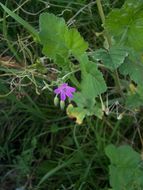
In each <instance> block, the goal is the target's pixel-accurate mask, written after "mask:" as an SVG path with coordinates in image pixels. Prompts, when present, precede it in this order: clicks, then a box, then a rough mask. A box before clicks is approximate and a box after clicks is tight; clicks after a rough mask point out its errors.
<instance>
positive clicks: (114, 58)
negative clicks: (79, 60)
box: [92, 47, 128, 71]
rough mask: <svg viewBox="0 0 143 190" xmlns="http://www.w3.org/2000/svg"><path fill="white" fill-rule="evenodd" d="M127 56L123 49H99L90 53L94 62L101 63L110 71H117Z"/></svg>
mask: <svg viewBox="0 0 143 190" xmlns="http://www.w3.org/2000/svg"><path fill="white" fill-rule="evenodd" d="M127 56H128V52H127V50H126V49H125V48H123V47H111V49H109V51H108V50H104V49H99V50H97V51H95V52H93V53H92V57H93V59H94V60H96V61H99V60H100V61H102V62H103V64H104V65H105V66H106V67H107V68H109V69H110V70H112V71H113V70H115V69H117V68H118V67H119V66H120V65H121V64H122V63H123V62H124V60H125V58H126V57H127Z"/></svg>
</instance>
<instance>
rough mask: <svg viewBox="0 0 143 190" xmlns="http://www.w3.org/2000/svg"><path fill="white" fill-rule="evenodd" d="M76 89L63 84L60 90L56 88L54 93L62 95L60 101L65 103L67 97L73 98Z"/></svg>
mask: <svg viewBox="0 0 143 190" xmlns="http://www.w3.org/2000/svg"><path fill="white" fill-rule="evenodd" d="M75 91H76V89H75V88H73V87H70V86H68V84H67V83H63V84H61V85H60V86H59V87H58V88H56V89H55V90H54V93H55V94H56V95H59V94H60V99H61V100H62V101H65V100H66V97H68V98H73V92H75Z"/></svg>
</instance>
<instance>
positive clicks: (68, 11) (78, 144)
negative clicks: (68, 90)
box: [0, 0, 143, 190]
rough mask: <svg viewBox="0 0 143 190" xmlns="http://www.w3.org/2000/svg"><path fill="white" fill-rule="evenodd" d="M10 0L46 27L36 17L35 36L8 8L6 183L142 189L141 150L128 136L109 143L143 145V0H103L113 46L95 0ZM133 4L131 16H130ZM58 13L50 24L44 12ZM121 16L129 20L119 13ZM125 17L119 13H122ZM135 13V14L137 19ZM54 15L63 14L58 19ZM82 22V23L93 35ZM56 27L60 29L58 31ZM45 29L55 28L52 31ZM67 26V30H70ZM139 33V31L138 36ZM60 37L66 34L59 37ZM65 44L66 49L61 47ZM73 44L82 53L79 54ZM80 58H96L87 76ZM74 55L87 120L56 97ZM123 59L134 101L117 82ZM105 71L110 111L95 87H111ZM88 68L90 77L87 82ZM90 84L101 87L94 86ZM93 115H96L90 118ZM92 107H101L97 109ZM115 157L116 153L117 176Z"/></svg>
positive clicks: (2, 75) (0, 120)
mask: <svg viewBox="0 0 143 190" xmlns="http://www.w3.org/2000/svg"><path fill="white" fill-rule="evenodd" d="M131 2H132V3H133V4H134V8H132V9H130V6H129V3H131ZM1 3H3V4H4V5H6V7H8V8H9V9H10V10H12V11H13V12H14V13H16V14H17V15H19V16H20V17H22V18H23V19H24V20H25V21H27V22H28V23H29V24H30V25H32V26H33V27H34V28H35V29H36V30H34V31H33V30H32V29H31V28H30V26H29V25H28V26H27V28H29V30H30V31H31V30H32V31H31V33H32V34H34V35H35V36H34V37H35V38H34V40H33V38H32V37H31V35H30V33H29V31H28V30H27V29H26V28H24V27H23V26H22V25H21V24H20V23H19V22H23V21H21V20H20V21H19V22H17V21H15V20H14V19H13V18H12V17H11V16H9V15H7V14H6V12H5V11H4V10H3V9H2V7H1V8H0V64H1V67H0V104H1V110H0V160H1V161H0V182H1V185H0V189H1V190H7V189H9V188H11V189H15V190H16V189H17V190H22V189H23V190H27V189H29V190H30V189H33V190H36V189H41V190H42V189H43V190H45V189H50V190H55V189H57V190H65V189H66V190H70V189H73V190H74V189H75V190H77V189H78V190H88V189H89V190H93V189H97V190H108V189H109V188H110V186H111V187H112V188H113V189H114V190H118V189H121V188H122V187H120V185H121V183H125V185H126V188H128V187H129V188H130V189H131V188H132V189H134V190H135V188H136V189H139V188H142V182H141V179H142V171H141V167H140V168H139V167H138V166H139V165H138V163H139V162H140V163H141V159H140V155H139V153H137V152H134V151H133V150H132V149H131V148H129V147H128V146H127V147H126V146H125V147H123V148H122V147H120V148H117V149H116V148H115V147H114V146H109V147H107V148H106V150H105V147H106V146H107V145H108V144H111V143H113V144H115V145H121V144H122V145H123V144H129V145H131V146H133V147H134V148H135V149H136V150H138V151H140V150H141V146H142V145H141V142H142V141H141V139H142V137H141V132H142V129H141V128H140V126H142V114H141V108H140V106H141V105H142V99H143V97H142V91H143V89H142V86H141V85H140V81H142V56H141V54H142V43H141V42H142V35H141V33H140V31H141V30H142V28H140V26H142V19H141V18H142V12H141V10H142V1H138V3H134V1H133V0H132V1H131V0H128V1H127V2H126V3H125V4H124V0H103V1H102V4H103V8H104V12H105V15H108V16H107V20H106V23H105V29H107V30H108V31H109V33H110V35H111V37H112V39H111V41H112V43H113V44H114V46H113V47H111V49H110V50H109V51H106V50H105V49H104V48H103V47H106V43H105V42H106V41H105V39H104V35H102V34H101V33H102V32H103V26H102V25H101V19H100V17H99V13H98V9H97V5H96V2H95V1H86V0H76V1H74V0H51V1H46V0H39V1H38V0H36V1H35V0H31V1H28V0H27V1H24V0H18V1H17V0H12V1H9V0H7V1H4V0H2V1H1ZM123 4H124V6H123V7H122V5H123ZM121 7H122V8H121ZM115 8H116V9H115ZM43 12H48V13H43ZM127 12H128V13H129V17H128V19H122V18H120V17H123V16H124V14H126V13H127ZM41 13H42V15H41V16H40V14H41ZM49 13H52V14H50V17H48V18H49V22H48V25H45V24H43V23H42V22H43V20H44V18H46V20H47V17H46V15H47V14H48V15H49ZM108 13H109V14H108ZM138 13H139V14H138ZM54 15H57V16H58V17H62V19H61V18H57V17H56V16H54ZM39 16H40V19H41V18H42V17H43V18H42V20H40V29H41V30H40V39H41V42H42V45H43V47H42V45H37V42H38V40H39V39H38V38H36V37H37V35H36V34H37V33H36V32H37V31H38V30H39ZM116 17H117V19H119V20H116V19H115V18H116ZM113 18H114V19H113ZM17 19H19V17H18V18H17ZM64 20H65V21H64ZM115 20H116V21H118V22H114V21H115ZM130 20H132V23H131V27H130V28H129V29H128V28H127V26H128V23H130ZM53 22H54V23H55V22H57V23H56V24H54V25H53ZM116 23H117V24H116ZM22 24H23V25H25V23H22ZM67 26H70V27H71V28H70V29H69V28H68V27H67ZM117 26H118V27H119V26H120V27H119V28H117ZM121 26H122V27H121ZM125 26H126V27H125ZM72 27H74V28H76V29H78V31H79V32H80V34H81V36H83V38H82V37H81V36H80V34H79V33H78V32H77V30H75V29H73V28H72ZM49 29H50V30H49ZM48 30H49V33H47V31H48ZM51 30H52V32H51ZM138 30H139V31H138ZM55 31H56V32H57V33H58V35H57V36H55V35H54V32H55ZM45 32H46V34H48V35H45ZM63 32H65V36H68V37H67V38H63ZM134 33H136V34H138V35H135V36H134ZM61 34H62V35H61ZM69 36H70V37H69ZM75 37H76V38H75ZM45 38H46V39H45ZM51 39H52V40H51ZM83 39H84V40H85V41H86V42H84V40H83ZM120 39H121V40H120ZM46 41H48V42H49V43H48V44H50V48H49V46H48V48H47V46H46V43H45V42H46ZM57 41H58V42H60V43H56V42H57ZM77 42H78V43H77ZM117 45H118V46H117ZM123 46H124V48H123ZM51 47H52V48H51ZM79 47H82V48H81V49H80V48H79ZM87 47H88V53H89V55H88V57H90V60H89V58H87V55H82V56H81V57H78V56H79V55H80V54H82V53H83V52H84V51H85V50H86V49H87ZM130 47H132V49H131V48H130ZM42 52H43V53H44V54H45V55H48V56H49V55H50V58H51V59H52V61H51V59H45V58H44V57H43V56H44V55H43V53H42ZM55 52H58V53H57V55H55ZM69 52H70V53H71V54H72V55H71V54H70V57H69ZM61 55H62V56H61ZM128 55H130V56H128ZM127 56H128V57H127ZM53 60H54V61H53ZM99 60H100V61H102V62H103V66H105V67H106V68H107V70H108V69H109V70H108V72H107V71H105V70H104V69H103V68H102V67H101V68H100V70H97V67H96V65H95V64H94V63H93V61H96V62H97V61H99ZM77 61H78V62H79V63H80V66H81V68H82V64H83V63H84V64H85V65H86V67H85V70H82V76H81V73H80V72H79V71H78V65H77ZM41 62H42V64H41ZM67 62H68V66H67V64H66V63H67ZM89 62H90V65H89V64H88V63H89ZM104 62H106V63H104ZM55 63H56V64H55ZM71 63H73V65H72V69H73V70H76V71H77V72H76V75H75V76H76V77H75V78H76V79H77V80H75V78H74V77H71V81H72V82H73V84H75V85H76V86H77V88H79V89H80V88H81V90H79V91H80V92H78V93H77V94H76V95H75V97H74V101H75V102H76V104H77V106H78V107H74V109H76V113H80V117H79V118H77V119H79V120H78V121H77V123H82V124H81V125H80V126H79V125H77V124H75V122H74V120H71V119H69V117H68V116H67V114H66V113H65V111H61V110H60V109H59V108H57V107H55V106H54V103H53V99H54V94H53V91H52V90H53V87H55V86H56V85H58V82H59V81H58V79H62V80H63V77H65V76H69V75H68V73H69V72H70V71H71V70H70V69H71ZM117 63H118V64H117ZM123 63H124V64H123ZM128 63H130V64H128ZM99 64H100V62H99ZM25 68H26V69H25ZM118 68H119V74H120V75H121V76H120V83H121V86H123V87H124V91H123V92H124V94H126V101H124V98H121V97H122V96H120V93H119V91H118V90H119V89H116V88H115V82H114V72H115V70H116V69H118ZM73 70H72V71H73ZM95 72H96V73H97V75H96V78H95V76H94V73H95ZM101 72H102V73H103V76H104V79H105V81H106V83H107V84H108V87H110V89H111V90H110V93H109V94H105V95H103V97H102V99H103V101H104V104H109V108H110V111H111V114H110V115H109V116H108V117H107V116H106V115H103V114H102V113H101V112H96V111H95V110H97V109H98V110H101V105H100V104H99V100H98V99H99V98H98V99H97V100H96V102H95V97H98V95H100V94H101V93H103V92H105V91H106V89H107V86H106V84H105V81H104V79H103V77H102V75H101ZM85 76H86V77H85ZM81 77H82V78H83V82H82V83H81V86H79V84H78V81H80V79H81ZM43 78H44V82H43ZM131 80H133V82H131ZM55 81H56V82H55ZM97 81H100V82H99V83H97ZM101 83H102V85H101ZM85 84H87V85H85ZM136 84H138V86H137V85H136ZM87 87H88V89H87ZM90 89H99V91H97V90H96V91H94V92H93V91H90ZM107 97H108V98H107ZM108 99H109V101H107V100H108ZM79 100H80V101H79ZM135 100H136V101H135ZM123 101H124V102H125V103H124V108H123V107H122V102H123ZM116 102H119V104H116ZM83 103H84V106H83ZM95 103H96V104H95ZM95 105H96V107H94V106H95ZM85 107H86V109H85ZM72 109H73V107H70V108H69V107H68V111H67V112H68V115H71V113H72V114H73V110H72ZM93 110H94V111H93ZM124 110H129V111H127V114H124V117H123V118H122V120H118V119H117V118H118V116H119V114H118V112H119V113H122V112H123V111H124ZM136 110H139V111H138V112H136ZM74 111H75V110H74ZM106 111H108V110H106ZM93 112H94V113H95V115H93ZM81 113H82V115H81ZM106 113H107V112H106ZM85 115H86V116H87V117H86V119H85V120H84V122H82V120H83V119H84V116H85ZM91 115H93V116H92V117H89V116H91ZM101 115H102V117H103V118H102V120H101V119H100V118H101ZM96 116H97V117H96ZM104 150H105V151H104ZM105 152H106V154H107V156H106V155H105ZM125 155H126V156H125ZM119 156H121V157H123V159H122V160H123V163H122V162H120V160H118V158H119ZM108 157H109V159H110V162H111V165H110V166H109V171H110V175H111V178H110V184H109V173H108V165H109V160H108ZM124 157H126V158H127V161H126V160H124ZM132 160H134V162H132ZM122 165H126V169H125V168H122ZM131 166H132V168H133V170H135V176H130V171H129V168H130V167H131ZM135 168H136V169H135ZM119 173H121V175H120V174H119ZM128 173H129V174H128ZM115 174H118V175H119V178H120V177H121V176H122V175H123V174H124V177H123V176H122V178H121V179H120V180H119V181H120V182H119V181H118V182H117V183H115V182H116V180H115V179H113V178H114V175H115ZM126 176H128V178H129V183H130V182H131V183H134V180H132V179H136V180H135V183H138V186H137V185H136V184H135V185H136V186H135V187H134V186H133V185H132V184H131V185H130V186H128V184H127V181H124V179H125V178H126ZM140 186H141V187H140ZM127 190H128V189H127Z"/></svg>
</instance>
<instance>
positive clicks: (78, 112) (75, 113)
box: [66, 104, 86, 125]
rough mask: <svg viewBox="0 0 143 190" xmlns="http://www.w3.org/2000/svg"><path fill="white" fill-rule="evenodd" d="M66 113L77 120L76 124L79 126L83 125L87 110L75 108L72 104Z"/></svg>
mask: <svg viewBox="0 0 143 190" xmlns="http://www.w3.org/2000/svg"><path fill="white" fill-rule="evenodd" d="M66 112H67V115H68V116H69V117H70V118H71V119H73V118H75V119H76V123H77V124H79V125H81V124H82V122H83V119H84V118H85V116H86V110H85V109H82V108H80V107H73V105H72V104H69V105H68V107H67V110H66Z"/></svg>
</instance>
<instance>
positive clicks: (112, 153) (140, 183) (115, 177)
mask: <svg viewBox="0 0 143 190" xmlns="http://www.w3.org/2000/svg"><path fill="white" fill-rule="evenodd" d="M105 153H106V155H107V156H108V158H109V159H110V162H111V164H110V166H109V173H110V185H111V187H112V188H113V189H114V190H122V189H123V190H124V189H125V190H135V189H142V188H143V171H142V170H141V169H140V162H141V157H140V154H139V153H137V152H135V151H134V150H133V149H132V148H131V147H130V146H128V145H124V146H120V147H118V148H117V147H115V146H114V145H108V146H107V147H106V149H105Z"/></svg>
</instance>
